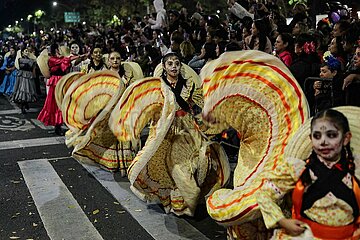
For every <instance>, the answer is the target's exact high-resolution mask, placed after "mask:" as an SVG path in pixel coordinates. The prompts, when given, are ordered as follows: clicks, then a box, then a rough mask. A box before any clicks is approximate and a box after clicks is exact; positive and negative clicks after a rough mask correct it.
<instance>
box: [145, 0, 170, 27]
mask: <svg viewBox="0 0 360 240" xmlns="http://www.w3.org/2000/svg"><path fill="white" fill-rule="evenodd" d="M153 4H154V8H155V11H156V19H155V20H154V19H151V18H150V19H149V20H148V21H149V24H150V25H151V29H159V30H161V31H163V32H164V31H165V30H166V29H167V27H168V21H167V15H166V10H165V9H164V2H163V0H154V1H153Z"/></svg>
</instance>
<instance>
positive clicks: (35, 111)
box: [0, 107, 41, 115]
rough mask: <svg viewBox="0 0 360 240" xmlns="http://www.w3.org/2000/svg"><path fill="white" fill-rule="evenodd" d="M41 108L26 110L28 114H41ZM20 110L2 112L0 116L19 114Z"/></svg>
mask: <svg viewBox="0 0 360 240" xmlns="http://www.w3.org/2000/svg"><path fill="white" fill-rule="evenodd" d="M40 110H41V109H40V108H30V109H29V110H26V112H28V113H38V112H40ZM19 113H20V108H18V107H16V109H9V110H1V111H0V115H11V114H19Z"/></svg>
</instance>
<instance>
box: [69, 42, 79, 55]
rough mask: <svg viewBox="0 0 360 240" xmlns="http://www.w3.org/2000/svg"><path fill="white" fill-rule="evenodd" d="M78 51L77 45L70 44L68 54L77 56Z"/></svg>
mask: <svg viewBox="0 0 360 240" xmlns="http://www.w3.org/2000/svg"><path fill="white" fill-rule="evenodd" d="M79 51H80V48H79V45H77V44H75V43H73V44H71V47H70V53H71V54H73V55H78V54H79Z"/></svg>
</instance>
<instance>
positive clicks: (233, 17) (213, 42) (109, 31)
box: [0, 0, 360, 113]
mask: <svg viewBox="0 0 360 240" xmlns="http://www.w3.org/2000/svg"><path fill="white" fill-rule="evenodd" d="M156 2H157V0H156V1H154V8H152V11H153V13H150V14H145V15H143V16H142V15H140V14H139V13H136V14H134V15H131V16H128V17H127V18H122V19H121V21H118V22H113V23H112V24H103V23H96V24H94V25H89V24H84V23H82V22H79V23H76V24H70V25H69V24H68V25H66V26H65V25H64V26H62V25H61V24H58V26H57V27H56V28H50V29H43V30H40V29H37V32H36V33H35V34H29V33H27V32H26V30H24V31H22V32H18V33H16V34H15V33H11V32H6V31H3V32H2V39H1V42H0V64H1V66H3V67H2V68H1V69H2V70H1V76H0V83H1V82H2V81H3V79H4V77H5V75H6V74H9V71H10V70H11V68H7V66H4V60H5V59H6V58H9V57H10V58H11V57H12V58H14V53H16V51H17V50H19V49H22V48H25V47H26V48H28V49H29V51H31V52H32V53H33V54H34V55H35V56H38V55H39V53H40V52H41V51H42V50H43V49H44V48H46V47H48V46H50V45H51V44H52V43H54V42H56V43H58V44H59V45H62V46H68V47H69V48H70V46H71V45H72V44H74V43H76V44H77V45H78V46H79V51H78V52H76V53H71V54H78V55H83V54H88V55H87V57H85V58H90V59H91V51H92V50H93V49H94V48H95V47H100V48H101V50H102V54H103V55H104V56H106V54H107V53H110V52H113V51H117V52H119V53H120V54H121V58H122V61H135V62H137V63H139V64H140V66H141V68H142V70H143V72H144V76H150V75H152V72H153V70H154V68H155V66H156V65H157V64H158V63H160V61H161V58H162V56H163V55H164V54H166V53H167V52H170V51H171V52H176V53H178V55H179V56H181V58H182V61H183V62H184V63H186V64H188V65H189V66H190V67H192V68H193V69H194V70H195V71H196V72H200V71H201V69H202V67H203V66H204V65H205V64H206V62H208V61H211V60H212V59H215V58H217V57H218V56H219V55H220V54H222V53H223V52H225V51H237V50H248V49H254V50H259V51H264V52H267V53H269V54H273V55H275V56H277V57H279V58H280V59H281V60H282V61H283V62H284V64H286V65H287V66H288V68H289V69H290V71H291V72H292V74H293V75H294V77H295V78H296V80H297V81H298V82H299V84H300V86H301V87H302V88H303V90H304V92H305V94H306V96H307V98H308V101H309V104H310V108H311V111H312V113H315V112H317V111H320V110H322V109H324V108H328V107H333V106H339V105H357V106H360V100H359V99H358V98H357V96H356V94H357V92H358V91H359V90H360V88H359V85H360V84H359V81H360V79H359V68H360V66H359V58H360V56H359V55H360V51H359V44H360V43H359V33H360V23H359V16H358V13H357V11H358V7H359V6H358V4H356V2H355V3H351V2H349V3H347V4H348V5H347V4H343V3H340V2H335V1H334V2H331V1H326V2H324V3H322V4H321V8H319V6H316V4H319V3H320V2H321V1H309V2H308V3H307V4H304V3H299V2H296V3H294V4H292V5H288V4H287V6H284V2H283V1H276V0H241V1H237V2H236V1H235V0H228V1H227V2H226V4H227V9H226V11H225V12H226V14H219V13H218V12H209V11H208V10H206V9H207V8H206V6H204V5H202V4H201V3H200V2H198V3H197V4H196V6H195V7H194V10H193V11H192V12H189V11H188V10H187V8H185V7H183V6H179V7H178V8H176V9H175V8H174V9H168V8H166V6H164V3H162V1H159V2H157V3H156ZM156 4H160V5H158V6H156ZM289 6H290V7H289ZM314 6H315V8H316V9H317V12H316V11H315V10H314V9H315V8H314ZM287 9H289V11H287ZM284 10H285V12H284ZM319 11H321V12H320V13H322V14H326V17H324V18H321V19H317V18H316V14H318V13H319ZM289 15H290V16H291V18H290V19H289V18H286V17H288V16H289ZM11 49H12V50H13V51H10V50H11ZM10 52H11V54H10ZM9 54H10V55H9ZM82 60H85V59H84V57H83V59H82ZM7 62H9V61H7ZM36 72H37V74H36V77H35V78H34V81H35V82H36V86H37V93H38V94H39V95H40V96H41V95H44V94H45V93H44V92H41V88H40V85H41V84H42V81H41V77H42V76H41V73H40V71H39V70H38V69H37V70H36ZM5 87H6V86H5ZM0 90H1V88H0ZM2 94H6V93H5V92H2Z"/></svg>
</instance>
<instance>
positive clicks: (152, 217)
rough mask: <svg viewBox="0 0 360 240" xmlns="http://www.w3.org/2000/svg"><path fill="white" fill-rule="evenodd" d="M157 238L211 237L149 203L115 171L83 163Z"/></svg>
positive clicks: (192, 238) (161, 239)
mask: <svg viewBox="0 0 360 240" xmlns="http://www.w3.org/2000/svg"><path fill="white" fill-rule="evenodd" d="M82 165H83V166H84V168H86V169H87V171H88V172H90V173H91V174H92V175H93V176H94V177H95V178H96V179H97V180H98V181H99V182H100V184H101V185H102V186H104V187H105V188H106V189H107V190H108V191H109V192H110V193H111V194H112V195H113V196H114V197H115V198H116V199H117V200H118V201H119V203H120V204H121V205H122V206H123V207H124V208H125V209H126V210H127V211H128V212H129V213H130V214H131V216H132V217H133V218H134V219H135V220H136V221H138V222H139V223H140V225H141V226H142V227H143V228H144V229H145V230H146V231H147V232H148V233H149V234H150V235H151V236H152V237H153V238H154V239H156V240H168V239H191V240H205V239H209V238H207V237H206V236H205V235H204V234H202V233H201V232H200V231H199V230H197V229H196V228H194V227H193V226H192V225H191V224H190V223H188V222H187V221H186V220H184V219H181V218H179V217H176V216H175V215H173V214H165V213H164V211H163V210H162V209H161V208H160V207H159V206H158V205H156V204H152V205H148V204H146V203H144V202H143V201H141V200H140V199H139V198H137V197H136V196H135V195H134V193H132V192H131V190H130V183H129V182H116V181H115V179H114V177H113V173H110V172H108V171H105V170H103V169H100V168H99V167H98V166H93V165H88V164H82Z"/></svg>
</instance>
